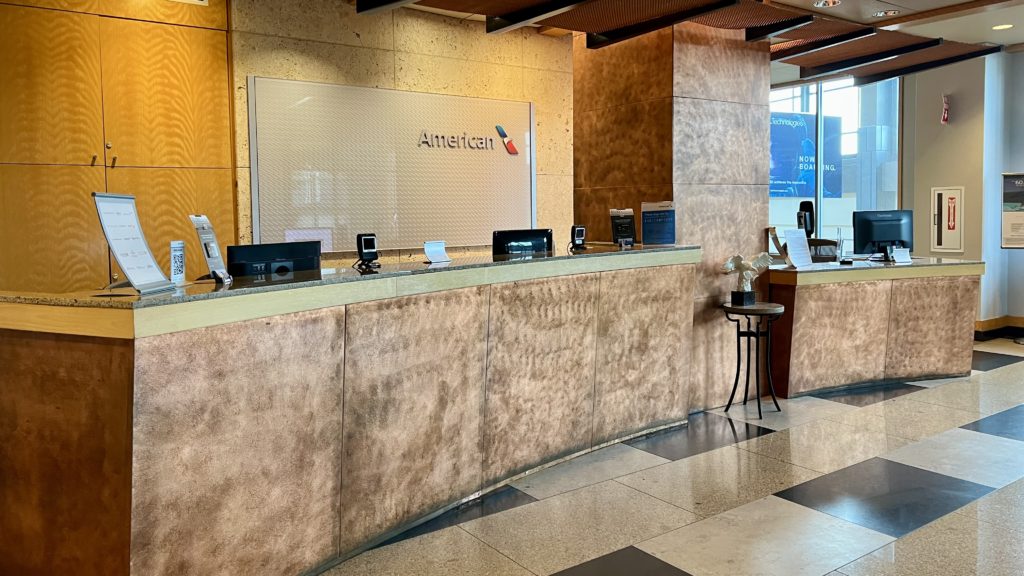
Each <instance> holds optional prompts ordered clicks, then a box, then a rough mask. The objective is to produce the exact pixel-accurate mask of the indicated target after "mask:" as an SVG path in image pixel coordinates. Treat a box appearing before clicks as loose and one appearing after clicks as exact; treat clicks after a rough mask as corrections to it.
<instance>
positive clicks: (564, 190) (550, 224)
mask: <svg viewBox="0 0 1024 576" xmlns="http://www.w3.org/2000/svg"><path fill="white" fill-rule="evenodd" d="M573 222H574V219H573V206H572V176H569V175H562V174H538V175H537V227H538V228H551V230H552V232H553V233H554V242H555V253H556V254H565V251H566V246H568V245H569V227H570V226H572V224H573Z"/></svg>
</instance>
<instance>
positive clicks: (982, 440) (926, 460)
mask: <svg viewBox="0 0 1024 576" xmlns="http://www.w3.org/2000/svg"><path fill="white" fill-rule="evenodd" d="M882 458H886V459H887V460H892V461H893V462H900V463H902V464H907V465H908V466H916V467H918V468H923V469H925V470H931V471H932V472H938V473H939V474H945V475H947V476H953V477H954V478H960V479H961V480H968V481H970V482H975V483H978V484H984V485H985V486H991V487H993V488H1000V487H1002V486H1006V485H1007V484H1010V483H1011V482H1015V481H1016V480H1019V479H1021V478H1024V442H1019V441H1017V440H1010V439H1008V438H1001V437H999V436H993V435H991V434H983V433H981V432H975V431H973V430H964V429H963V428H953V429H952V430H947V431H945V432H943V433H941V434H937V435H935V436H932V437H931V438H927V439H925V440H922V441H920V442H916V443H914V444H910V445H908V446H904V447H902V448H899V449H897V450H893V451H892V452H890V453H888V454H886V455H884V456H882Z"/></svg>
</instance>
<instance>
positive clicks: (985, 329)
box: [974, 316, 1024, 342]
mask: <svg viewBox="0 0 1024 576" xmlns="http://www.w3.org/2000/svg"><path fill="white" fill-rule="evenodd" d="M995 338H1024V316H1001V317H999V318H992V319H990V320H976V321H975V322H974V339H975V340H978V341H980V342H984V341H986V340H993V339H995Z"/></svg>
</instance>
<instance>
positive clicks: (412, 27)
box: [392, 9, 530, 68]
mask: <svg viewBox="0 0 1024 576" xmlns="http://www.w3.org/2000/svg"><path fill="white" fill-rule="evenodd" d="M392 14H393V15H394V18H395V51H397V52H407V53H410V54H420V55H424V56H442V57H444V58H457V59H460V60H472V61H475V62H487V63H490V64H502V65H505V66H514V67H517V68H518V67H521V66H522V65H523V42H524V40H523V37H524V36H525V35H526V34H527V33H528V32H530V31H528V30H524V29H518V30H511V31H509V32H506V33H504V34H484V33H482V32H483V28H482V23H481V22H476V21H472V20H455V19H452V18H448V17H445V16H440V15H438V14H430V13H428V12H423V11H421V10H411V9H399V10H394V11H393V12H392Z"/></svg>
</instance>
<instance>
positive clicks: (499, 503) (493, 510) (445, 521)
mask: <svg viewBox="0 0 1024 576" xmlns="http://www.w3.org/2000/svg"><path fill="white" fill-rule="evenodd" d="M536 501H537V499H536V498H534V497H533V496H530V495H529V494H527V493H526V492H522V491H520V490H516V489H515V488H513V487H511V486H505V487H503V488H499V489H497V490H495V491H494V492H491V493H490V494H485V495H484V496H483V497H481V498H478V499H476V500H473V501H472V502H467V503H465V504H463V505H462V506H459V507H458V508H454V509H452V510H449V511H447V512H445V513H444V514H441V515H440V516H438V517H437V518H434V519H432V520H428V521H426V522H424V523H423V524H420V525H419V526H416V527H415V528H410V529H409V530H406V531H405V532H402V533H401V534H399V535H397V536H395V537H394V538H391V539H390V540H388V541H386V542H382V543H381V544H379V545H377V546H375V548H379V547H380V546H387V545H388V544H394V543H396V542H401V541H402V540H408V539H409V538H415V537H416V536H422V535H423V534H428V533H430V532H434V531H436V530H441V529H442V528H448V527H449V526H455V525H457V524H462V523H463V522H469V521H470V520H476V519H477V518H483V517H484V516H490V515H491V514H497V513H498V512H504V511H505V510H510V509H512V508H515V507H517V506H522V505H523V504H529V503H531V502H536Z"/></svg>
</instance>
